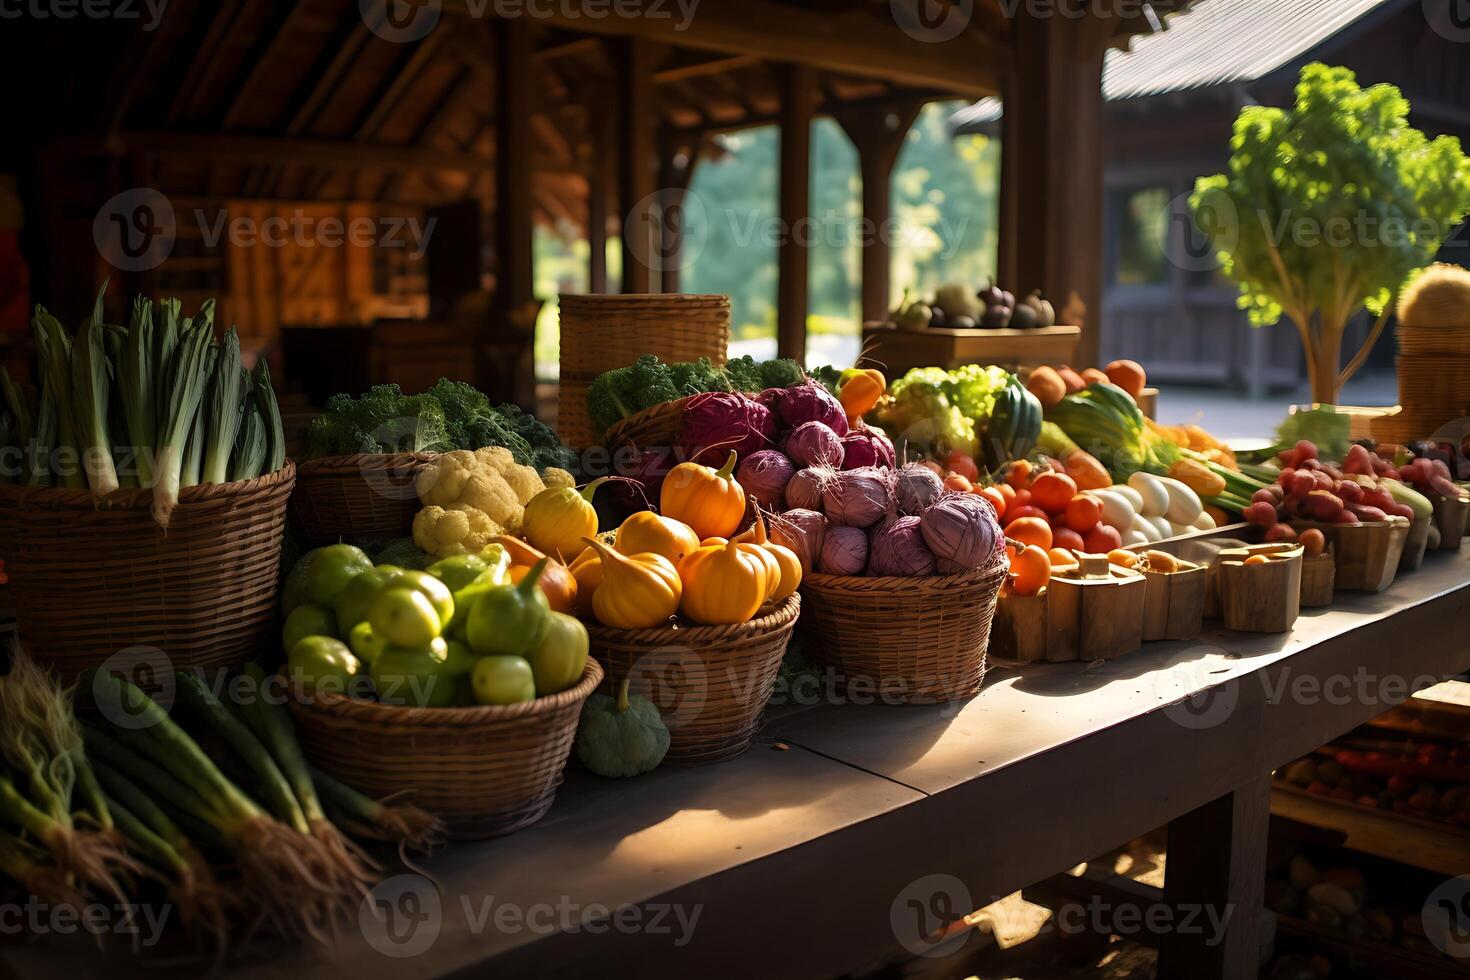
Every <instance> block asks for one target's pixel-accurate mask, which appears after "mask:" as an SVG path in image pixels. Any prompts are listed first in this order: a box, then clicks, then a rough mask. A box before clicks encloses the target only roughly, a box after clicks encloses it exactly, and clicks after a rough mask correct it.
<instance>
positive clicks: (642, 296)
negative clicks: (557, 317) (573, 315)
mask: <svg viewBox="0 0 1470 980" xmlns="http://www.w3.org/2000/svg"><path fill="white" fill-rule="evenodd" d="M556 298H557V303H558V304H559V305H565V304H567V303H572V304H573V305H576V304H579V303H585V304H586V305H588V306H598V305H608V306H616V305H628V306H638V305H663V304H682V305H686V306H687V305H703V306H729V305H730V297H729V296H727V295H725V294H724V293H558V294H557V297H556Z"/></svg>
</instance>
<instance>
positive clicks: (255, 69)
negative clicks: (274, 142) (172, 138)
mask: <svg viewBox="0 0 1470 980" xmlns="http://www.w3.org/2000/svg"><path fill="white" fill-rule="evenodd" d="M306 16H314V15H313V14H312V12H311V9H310V7H309V6H307V5H306V4H297V3H292V4H288V5H285V6H281V5H279V4H278V5H276V6H275V7H274V8H273V9H272V11H271V16H270V18H269V19H268V20H267V21H266V23H265V24H264V25H262V27H261V29H260V30H259V31H258V32H256V42H255V44H254V45H252V46H251V48H250V51H249V52H248V53H247V54H246V55H245V59H244V60H245V64H247V65H249V66H250V67H249V68H248V69H247V71H246V73H245V78H244V80H243V81H241V82H240V86H239V88H237V89H235V96H234V98H232V99H231V100H230V104H229V107H228V108H226V109H225V113H224V118H223V120H222V121H221V123H220V128H221V129H235V128H236V127H237V126H239V124H240V115H241V113H242V112H244V111H245V107H246V106H248V105H250V104H251V103H252V102H253V101H254V100H253V99H252V96H253V95H254V89H255V86H256V85H257V84H258V83H259V81H260V79H261V78H263V77H265V76H266V75H268V73H269V72H270V69H271V67H272V66H271V64H270V59H271V54H272V53H273V52H275V51H276V50H277V48H278V46H279V44H280V42H281V39H282V38H285V37H287V36H288V35H289V34H290V33H291V30H292V27H293V25H294V24H295V23H296V22H298V21H299V20H301V19H302V18H303V17H306Z"/></svg>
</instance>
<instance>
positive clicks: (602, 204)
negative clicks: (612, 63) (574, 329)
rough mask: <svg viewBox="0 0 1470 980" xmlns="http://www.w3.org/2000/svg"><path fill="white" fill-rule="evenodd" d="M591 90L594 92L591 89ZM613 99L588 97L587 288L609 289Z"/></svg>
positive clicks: (614, 134)
mask: <svg viewBox="0 0 1470 980" xmlns="http://www.w3.org/2000/svg"><path fill="white" fill-rule="evenodd" d="M589 94H590V93H589ZM611 103H612V100H611V99H606V98H601V97H597V96H592V97H590V98H588V99H587V100H586V105H587V107H588V112H589V113H590V114H591V116H592V161H591V166H589V167H588V168H587V252H588V254H587V291H588V292H589V293H605V292H607V216H608V210H609V207H608V204H609V198H610V197H611V196H612V195H611V194H610V191H611V188H610V187H609V186H608V185H609V183H610V182H611V179H612V178H611V175H609V173H608V167H607V161H609V160H613V159H615V158H616V157H615V154H616V153H617V149H616V147H617V119H616V117H615V115H614V113H615V109H614V107H613V106H612V104H611Z"/></svg>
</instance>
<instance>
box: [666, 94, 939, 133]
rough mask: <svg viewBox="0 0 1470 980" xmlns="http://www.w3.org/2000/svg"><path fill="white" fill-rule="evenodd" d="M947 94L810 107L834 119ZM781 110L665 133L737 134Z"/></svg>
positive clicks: (770, 121) (770, 122)
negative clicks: (843, 115) (841, 115)
mask: <svg viewBox="0 0 1470 980" xmlns="http://www.w3.org/2000/svg"><path fill="white" fill-rule="evenodd" d="M949 97H950V96H949V95H948V94H946V93H944V92H940V91H936V90H933V89H903V90H900V91H898V92H896V93H888V94H885V95H882V96H879V97H877V98H873V99H860V100H858V101H855V102H838V101H833V100H830V99H829V100H825V101H822V102H821V103H819V104H818V105H817V106H816V108H815V109H814V110H813V113H812V114H813V116H816V117H820V116H831V117H833V118H834V119H835V118H836V117H837V116H838V115H840V114H847V115H852V114H854V113H861V112H885V111H891V110H892V107H893V106H894V105H895V104H900V103H902V102H904V101H909V100H914V101H918V102H921V103H927V102H935V101H938V100H940V99H946V98H949ZM780 123H781V112H780V111H779V110H778V111H775V112H759V111H752V112H751V114H750V115H747V116H745V117H744V118H742V119H739V120H736V121H721V120H718V119H711V120H710V121H709V122H708V123H707V124H705V125H702V126H697V127H687V126H686V127H670V128H669V129H668V133H669V135H671V136H678V137H680V138H684V139H693V138H696V137H699V136H708V135H713V134H715V133H738V132H740V131H741V130H743V129H754V128H756V127H757V126H774V125H780Z"/></svg>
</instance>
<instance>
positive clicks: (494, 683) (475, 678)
mask: <svg viewBox="0 0 1470 980" xmlns="http://www.w3.org/2000/svg"><path fill="white" fill-rule="evenodd" d="M470 683H471V684H472V685H473V686H474V689H475V700H476V701H478V702H479V703H480V704H517V703H519V702H521V701H534V700H535V699H536V675H535V674H533V673H532V672H531V664H530V663H529V662H528V661H527V660H526V658H525V657H510V656H501V655H496V656H490V657H481V658H480V660H479V662H478V663H477V664H475V670H474V673H472V674H470Z"/></svg>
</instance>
